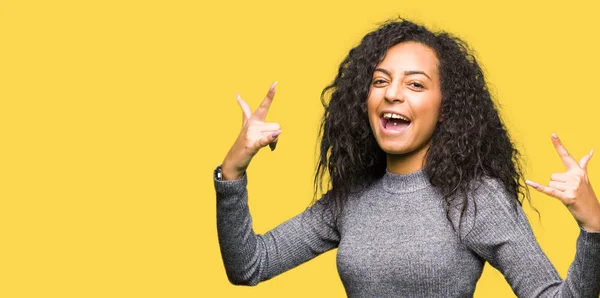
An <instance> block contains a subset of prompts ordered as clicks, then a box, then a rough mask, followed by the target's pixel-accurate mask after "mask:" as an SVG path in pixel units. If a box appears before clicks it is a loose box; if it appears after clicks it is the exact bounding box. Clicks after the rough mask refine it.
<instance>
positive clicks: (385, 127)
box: [367, 42, 442, 164]
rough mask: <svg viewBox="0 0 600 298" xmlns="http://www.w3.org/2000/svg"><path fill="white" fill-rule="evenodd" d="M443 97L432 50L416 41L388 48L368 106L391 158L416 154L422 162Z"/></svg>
mask: <svg viewBox="0 0 600 298" xmlns="http://www.w3.org/2000/svg"><path fill="white" fill-rule="evenodd" d="M441 100H442V93H441V88H440V78H439V74H438V59H437V57H436V55H435V53H434V52H433V50H431V49H430V48H429V47H427V46H424V45H422V44H420V43H417V42H403V43H400V44H397V45H395V46H393V47H391V48H390V49H389V50H388V51H387V53H386V55H385V58H384V59H383V61H381V63H379V65H377V67H376V69H375V72H374V73H373V79H372V80H371V86H370V91H369V97H368V100H367V106H368V113H369V122H370V124H371V129H372V130H373V134H374V135H375V138H376V139H377V143H378V144H379V147H381V149H382V150H383V151H385V152H386V153H387V154H388V157H389V156H390V155H405V156H406V157H408V156H412V155H414V156H416V157H417V158H420V162H421V164H422V159H423V158H424V156H425V153H426V151H427V148H429V142H430V140H431V135H432V134H433V131H434V129H435V126H436V125H437V122H438V119H439V112H440V103H441ZM388 160H389V159H388Z"/></svg>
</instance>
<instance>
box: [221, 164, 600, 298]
mask: <svg viewBox="0 0 600 298" xmlns="http://www.w3.org/2000/svg"><path fill="white" fill-rule="evenodd" d="M214 183H215V189H216V193H217V229H218V235H219V244H220V246H221V254H222V257H223V262H224V265H225V269H226V272H227V276H228V278H229V280H230V281H231V282H232V283H234V284H240V285H255V284H257V283H259V282H261V281H264V280H268V279H270V278H272V277H274V276H276V275H278V274H280V273H283V272H285V271H287V270H289V269H291V268H294V267H296V266H298V265H299V264H301V263H303V262H306V261H308V260H310V259H312V258H314V257H316V256H318V255H319V254H321V253H323V252H325V251H328V250H330V249H333V248H338V251H337V269H338V272H339V274H340V277H341V280H342V282H343V284H344V288H345V290H346V294H347V295H348V297H471V296H473V292H474V291H475V285H476V283H477V280H478V279H479V277H480V276H481V272H482V270H483V266H484V263H485V262H486V261H487V262H489V263H490V264H491V265H492V266H494V267H495V268H496V269H498V270H499V271H500V272H502V274H504V277H505V278H506V280H507V281H508V283H509V284H510V286H511V287H512V289H513V291H514V292H515V294H516V295H517V296H518V297H598V295H599V292H600V233H592V232H587V231H585V230H584V229H581V228H580V231H579V232H580V234H579V237H578V238H577V243H576V254H575V259H574V261H573V263H572V264H571V266H570V268H569V271H568V273H567V274H568V275H567V278H566V279H565V280H564V281H563V280H562V279H561V277H560V276H559V275H558V273H557V271H556V270H555V268H554V266H553V265H552V264H551V263H550V261H549V260H548V258H547V257H546V255H545V254H544V252H543V251H542V250H541V248H540V246H539V245H538V243H537V241H536V239H535V237H534V235H533V233H532V230H531V227H530V225H529V222H528V220H527V218H526V216H525V214H524V213H523V210H522V208H521V207H520V206H518V205H516V204H512V203H511V200H514V199H512V198H510V196H509V195H508V194H507V193H506V192H505V191H504V188H503V187H502V185H501V184H500V183H499V182H498V181H496V180H493V179H485V180H484V181H483V182H482V183H480V184H479V185H478V186H477V187H473V190H472V191H471V193H470V195H469V202H470V203H469V204H468V205H467V206H469V207H468V208H467V212H466V214H465V215H464V216H463V219H462V222H463V225H462V227H461V229H458V231H461V233H460V234H461V235H462V238H463V239H462V241H460V240H459V237H458V233H457V232H456V230H457V229H456V228H458V224H457V223H458V214H459V212H458V211H457V212H452V210H454V211H456V210H458V209H460V208H458V209H454V208H451V209H450V210H451V212H450V215H451V216H450V218H451V220H449V219H448V217H447V216H446V211H445V208H444V206H445V205H444V204H445V202H444V201H443V200H442V196H441V194H440V192H439V190H438V189H437V188H435V187H433V186H432V185H431V184H430V183H429V180H428V179H427V176H426V174H425V173H424V171H423V170H419V171H417V172H414V173H410V174H406V175H398V174H392V173H390V172H386V174H385V175H384V176H383V177H382V178H381V179H380V180H378V181H377V182H375V183H373V184H372V185H371V186H370V187H368V188H367V189H366V190H364V191H362V192H361V193H360V194H359V195H356V196H351V197H349V198H348V200H347V202H346V203H345V205H344V208H343V210H342V212H341V214H340V215H339V218H338V220H337V221H335V220H334V217H333V210H332V208H333V204H327V203H328V202H327V200H329V197H328V196H327V195H325V196H323V198H321V200H323V201H321V202H317V203H315V204H313V205H312V206H310V207H308V208H307V209H306V210H305V211H304V212H302V213H300V214H298V215H297V216H295V217H293V218H291V219H289V220H287V221H286V222H284V223H282V224H281V225H279V226H277V227H276V228H274V229H272V230H270V231H268V232H266V233H265V234H263V235H257V234H255V233H254V231H253V229H252V218H251V215H250V213H249V209H248V192H247V189H246V185H247V176H246V175H244V176H243V177H242V178H241V179H240V180H230V181H217V180H216V179H215V182H214ZM473 206H476V213H475V212H474V209H475V208H473ZM474 214H476V216H474ZM463 231H464V232H463Z"/></svg>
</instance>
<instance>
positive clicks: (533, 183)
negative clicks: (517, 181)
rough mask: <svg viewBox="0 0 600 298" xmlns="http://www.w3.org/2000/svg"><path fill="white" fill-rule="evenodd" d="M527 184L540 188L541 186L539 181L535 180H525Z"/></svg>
mask: <svg viewBox="0 0 600 298" xmlns="http://www.w3.org/2000/svg"><path fill="white" fill-rule="evenodd" d="M525 184H529V185H531V186H533V187H535V188H538V187H540V185H539V184H537V183H535V182H533V181H531V180H525Z"/></svg>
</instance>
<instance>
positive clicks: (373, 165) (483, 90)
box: [314, 18, 539, 226]
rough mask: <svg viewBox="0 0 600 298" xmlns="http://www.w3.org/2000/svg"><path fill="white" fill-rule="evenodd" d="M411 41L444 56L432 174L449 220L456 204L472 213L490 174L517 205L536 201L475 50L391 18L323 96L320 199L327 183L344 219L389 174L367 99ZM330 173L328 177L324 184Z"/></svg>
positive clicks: (430, 155)
mask: <svg viewBox="0 0 600 298" xmlns="http://www.w3.org/2000/svg"><path fill="white" fill-rule="evenodd" d="M408 41H411V42H418V43H421V44H423V45H425V46H427V47H429V48H431V49H432V50H433V51H434V52H435V54H436V56H437V58H438V60H439V65H438V67H439V69H438V70H439V74H440V83H441V93H442V101H441V107H440V109H441V110H440V116H441V117H442V119H443V121H441V122H439V123H438V124H437V126H436V128H435V130H434V132H433V135H432V139H431V145H430V147H429V149H428V151H427V155H426V159H425V164H424V171H425V173H426V174H427V175H428V177H429V180H430V182H431V184H432V185H433V186H435V187H438V188H439V189H440V190H441V193H442V195H443V198H444V200H445V201H446V203H447V204H446V212H447V215H448V218H449V219H450V216H449V209H450V208H449V206H456V205H455V204H454V203H456V202H459V203H461V204H460V205H461V206H462V210H461V212H460V217H461V218H462V216H464V214H465V212H466V210H467V206H468V204H469V200H468V197H467V195H468V193H469V191H471V190H472V189H473V186H474V185H475V184H476V183H475V182H477V181H482V178H484V177H489V178H493V179H496V180H497V181H498V182H500V183H501V184H503V186H504V188H505V190H506V191H507V193H508V194H509V195H510V196H511V197H512V198H514V200H511V202H512V203H513V206H514V207H515V210H516V207H517V204H519V205H522V204H523V200H524V199H525V198H527V199H528V200H530V199H529V193H528V190H527V189H526V187H525V185H524V181H523V178H522V177H523V173H522V167H521V163H520V153H519V151H518V150H517V149H516V148H515V145H514V144H513V143H512V142H511V140H510V137H509V134H508V131H507V130H506V127H505V126H504V124H503V123H502V120H501V119H500V116H499V114H498V110H497V108H496V104H495V103H494V101H493V100H492V96H491V95H490V92H489V90H488V87H487V85H486V82H485V79H484V75H483V71H482V70H481V67H480V66H479V64H478V63H477V60H476V59H475V56H474V54H473V51H472V50H471V49H470V48H469V47H468V45H467V44H466V42H464V41H463V40H461V39H460V38H458V37H456V36H453V35H451V34H449V33H447V32H431V31H429V30H428V29H427V28H425V27H424V26H422V25H419V24H415V23H413V22H410V21H407V20H405V19H403V18H399V19H396V20H389V21H387V22H385V23H383V24H382V25H381V26H380V27H379V28H378V29H376V30H375V31H372V32H370V33H368V34H367V35H366V36H365V37H364V38H363V39H362V41H361V42H360V44H359V45H358V46H356V47H355V48H353V49H352V50H350V52H349V54H348V56H347V57H346V58H345V59H344V60H343V62H342V63H341V64H340V66H339V69H338V73H337V75H336V77H335V79H334V81H333V83H331V84H330V85H329V86H327V87H325V88H324V89H323V91H322V93H321V101H322V103H323V106H324V108H325V114H324V116H323V119H322V121H321V126H320V133H319V138H320V139H321V144H320V154H319V161H318V164H317V168H316V173H315V178H314V191H315V199H316V197H317V193H318V192H319V191H321V192H323V187H324V184H325V187H326V188H327V189H328V192H327V195H328V196H333V199H334V200H332V202H335V205H336V208H335V210H336V212H335V215H336V218H337V217H338V215H339V213H340V212H341V210H342V207H343V205H344V201H345V199H346V198H347V197H348V196H349V195H351V194H352V193H356V192H360V191H361V190H364V189H365V188H366V187H367V186H369V185H370V184H372V183H373V182H374V181H376V180H377V179H379V178H381V177H382V176H383V175H384V174H385V171H386V153H385V152H384V151H383V150H382V149H381V148H380V147H379V145H378V144H377V141H376V139H375V136H374V134H373V132H372V130H371V127H370V125H369V120H368V115H367V98H368V95H369V88H370V83H371V80H372V77H373V72H374V70H375V68H376V66H377V65H378V64H379V63H380V62H381V61H382V60H383V59H384V56H385V54H386V52H387V50H388V49H389V48H390V47H392V46H394V45H396V44H399V43H402V42H408ZM328 97H329V100H327V98H328ZM326 175H328V176H329V179H327V181H328V182H324V181H326V180H325V179H324V178H325V176H326ZM455 200H458V201H455ZM319 201H324V200H319ZM536 211H537V210H536ZM538 214H539V213H538ZM459 222H460V223H462V220H459ZM459 226H460V225H459Z"/></svg>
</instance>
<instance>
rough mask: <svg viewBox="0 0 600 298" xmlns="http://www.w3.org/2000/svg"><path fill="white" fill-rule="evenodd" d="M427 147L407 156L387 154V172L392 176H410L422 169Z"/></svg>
mask: <svg viewBox="0 0 600 298" xmlns="http://www.w3.org/2000/svg"><path fill="white" fill-rule="evenodd" d="M427 149H429V146H423V147H422V148H419V149H417V150H415V151H413V152H410V153H407V154H387V159H386V164H387V170H388V172H390V173H394V174H410V173H413V172H416V171H418V170H420V169H422V168H423V166H424V165H425V156H426V155H427Z"/></svg>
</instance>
